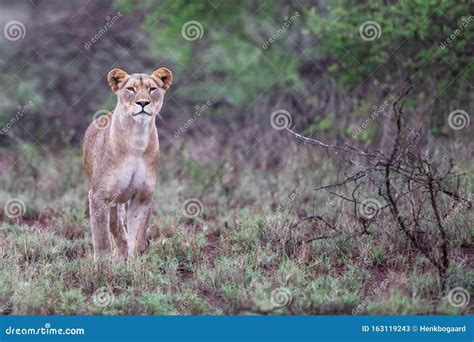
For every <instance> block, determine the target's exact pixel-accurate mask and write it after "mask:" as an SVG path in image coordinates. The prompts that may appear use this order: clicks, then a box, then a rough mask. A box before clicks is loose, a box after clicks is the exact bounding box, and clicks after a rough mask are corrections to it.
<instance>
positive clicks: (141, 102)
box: [135, 100, 150, 107]
mask: <svg viewBox="0 0 474 342" xmlns="http://www.w3.org/2000/svg"><path fill="white" fill-rule="evenodd" d="M135 103H136V104H138V105H140V106H142V107H145V106H146V105H148V104H150V101H146V100H140V101H137V102H135Z"/></svg>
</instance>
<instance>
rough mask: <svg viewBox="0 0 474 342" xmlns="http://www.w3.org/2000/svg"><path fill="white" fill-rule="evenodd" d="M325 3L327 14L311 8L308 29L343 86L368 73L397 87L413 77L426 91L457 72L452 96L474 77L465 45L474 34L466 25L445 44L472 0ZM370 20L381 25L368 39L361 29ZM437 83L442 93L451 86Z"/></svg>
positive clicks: (352, 84)
mask: <svg viewBox="0 0 474 342" xmlns="http://www.w3.org/2000/svg"><path fill="white" fill-rule="evenodd" d="M327 6H328V8H327V11H325V12H322V11H318V10H317V9H316V8H312V9H311V10H308V11H307V15H308V28H309V30H310V31H311V32H312V33H313V34H314V35H315V36H317V37H320V40H319V44H318V46H317V49H318V51H322V52H323V53H324V54H327V55H329V56H331V57H332V58H333V60H334V63H333V64H332V65H331V66H330V67H329V71H330V72H331V73H332V74H333V75H334V76H335V77H336V78H337V79H338V80H339V81H340V82H342V83H343V84H346V85H347V86H349V87H353V88H354V87H357V86H358V85H359V84H360V83H361V81H362V80H365V79H367V78H368V77H370V78H373V79H377V80H378V81H379V82H381V85H382V86H383V87H384V88H386V89H389V90H396V89H398V87H400V86H401V85H402V84H403V83H404V82H406V81H407V80H409V79H410V80H412V81H414V82H417V83H418V84H419V86H420V90H421V91H423V90H424V89H425V88H424V87H428V86H431V85H432V84H436V83H437V81H438V80H439V79H440V78H442V77H441V75H444V74H445V73H451V72H452V71H453V70H456V71H457V72H459V74H460V75H462V77H461V79H457V80H455V81H454V82H453V84H449V89H448V90H449V91H448V92H447V94H446V95H449V94H453V93H456V90H457V88H458V87H459V86H460V85H462V84H463V81H462V79H465V80H468V79H472V75H473V67H472V63H470V61H469V59H470V58H469V56H470V52H469V49H468V48H466V47H467V46H469V44H470V43H469V42H472V41H473V40H474V32H473V31H472V30H468V29H466V28H464V30H463V31H462V32H461V33H460V34H459V35H457V37H456V39H455V41H453V42H452V43H451V44H449V45H448V46H446V47H445V48H442V47H441V45H442V44H443V42H445V41H446V39H447V38H448V37H449V36H450V35H451V34H453V33H454V32H455V30H456V29H458V28H459V26H461V25H462V24H463V22H465V21H466V20H467V18H468V17H469V16H470V11H471V8H470V4H469V1H457V2H452V1H441V0H433V1H425V0H416V1H397V2H396V4H394V5H388V4H387V3H386V2H385V1H362V2H357V3H356V4H354V3H353V2H351V1H349V0H337V1H331V2H328V5H327ZM368 21H373V22H375V23H376V25H378V27H376V25H373V26H372V28H373V31H372V32H369V31H366V34H365V35H364V37H366V38H367V39H368V40H364V39H362V37H361V33H360V30H361V28H362V27H364V26H363V24H364V23H366V22H368ZM471 24H472V23H471ZM467 25H469V24H467ZM378 28H380V30H379V29H378ZM378 35H379V36H378ZM377 36H378V38H376V37H377ZM372 38H373V39H372ZM438 87H439V88H440V89H438V91H437V93H441V92H442V89H443V90H445V89H446V87H448V85H447V84H445V85H444V86H442V84H438Z"/></svg>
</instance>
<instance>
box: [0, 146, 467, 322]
mask: <svg viewBox="0 0 474 342" xmlns="http://www.w3.org/2000/svg"><path fill="white" fill-rule="evenodd" d="M203 144H205V142H202V141H201V142H200V144H191V143H190V144H189V145H185V146H182V148H181V149H180V150H175V149H169V150H165V151H164V153H163V156H162V161H161V168H160V184H159V185H158V188H157V191H156V194H155V197H156V198H155V201H156V209H155V211H154V213H153V215H152V218H151V226H150V229H149V238H150V241H151V244H150V249H149V252H148V253H147V254H146V255H144V256H142V257H140V258H137V259H135V260H133V261H129V262H124V261H116V260H103V261H101V262H100V263H97V264H95V263H94V262H93V260H92V258H91V252H92V249H91V239H90V230H89V226H88V220H87V217H86V215H87V214H86V212H85V199H86V193H87V190H88V184H87V183H86V182H85V178H84V176H83V174H82V170H81V168H80V152H79V151H77V150H74V149H71V150H64V151H63V152H62V153H61V155H57V154H56V155H54V156H53V154H51V153H48V154H44V153H40V152H39V151H38V150H35V148H34V147H32V146H24V147H22V148H23V149H24V150H22V151H21V153H17V152H18V151H13V150H9V151H3V152H2V154H1V155H0V157H1V158H0V160H1V162H0V165H1V167H2V169H3V170H4V171H6V172H3V173H2V175H1V177H0V188H1V189H2V190H0V203H2V207H3V203H5V201H6V200H8V199H9V198H14V197H18V198H21V199H22V200H23V201H24V203H25V207H26V213H25V214H24V215H23V217H22V218H21V219H9V218H7V217H5V216H4V213H3V214H2V216H1V217H0V220H1V222H2V225H1V231H0V253H1V254H0V255H1V259H2V262H1V264H0V304H1V305H2V307H1V308H2V311H3V314H118V315H125V314H157V315H161V314H166V315H168V314H171V315H173V314H352V313H358V314H467V313H469V312H471V313H472V307H471V306H469V305H467V306H462V307H454V306H452V305H450V304H449V303H448V301H447V299H446V297H445V296H444V295H442V296H440V294H439V283H438V279H437V276H436V270H434V269H433V267H432V266H431V265H430V263H429V262H428V261H427V260H426V259H425V258H424V257H423V256H421V255H420V254H419V253H417V252H416V251H415V250H413V248H412V247H411V246H410V244H409V243H408V241H407V239H406V238H405V236H404V235H403V233H402V232H399V231H397V230H395V229H392V227H390V226H383V227H377V228H375V229H372V230H371V231H370V232H369V234H361V235H356V236H354V234H353V233H354V231H350V229H349V228H347V231H345V233H344V234H339V235H337V236H336V237H334V238H328V239H320V240H314V241H312V242H310V243H305V242H301V241H304V240H308V239H312V238H314V237H318V236H321V235H328V234H329V235H330V234H331V231H330V230H328V229H329V228H327V227H325V226H324V225H323V224H321V222H311V221H308V222H302V223H301V224H298V225H297V226H294V223H295V222H296V221H297V220H298V218H302V217H305V216H308V215H311V214H314V212H315V210H316V211H317V213H324V214H325V215H327V216H325V217H327V219H328V220H335V219H338V222H339V224H340V226H341V227H343V228H345V227H357V217H354V216H353V215H352V213H351V210H349V208H345V207H344V206H342V207H341V206H338V205H337V204H338V203H337V201H335V200H334V198H329V197H328V196H326V197H321V194H315V193H314V191H313V188H314V187H315V185H319V184H321V183H323V182H326V181H327V180H332V179H333V177H334V176H333V175H334V174H336V172H335V171H336V170H337V162H333V161H331V162H329V163H325V161H326V160H327V158H325V157H324V155H323V156H321V159H320V158H319V157H318V158H308V151H307V150H306V149H305V148H301V149H299V150H298V151H297V152H294V153H292V154H291V156H289V157H288V158H287V159H285V161H284V162H281V161H280V163H276V164H274V165H273V164H268V163H267V164H265V163H261V164H260V165H257V164H256V163H251V164H250V163H245V160H247V158H248V159H250V158H255V156H253V155H252V153H257V152H258V151H255V150H252V149H249V151H246V152H245V153H244V154H242V155H241V160H238V159H237V160H236V159H234V158H233V157H231V156H232V153H231V152H230V151H226V150H224V151H221V153H220V154H219V156H218V157H216V158H218V159H215V158H208V155H206V151H205V150H199V149H198V148H197V147H196V146H203ZM19 155H21V156H22V157H16V156H19ZM257 159H258V156H257ZM216 160H217V162H216ZM14 162H17V163H16V165H14V166H13V163H14ZM316 170H317V171H316ZM191 197H195V198H199V199H200V200H201V201H202V203H203V211H202V214H201V215H200V216H198V217H195V218H186V217H185V216H183V211H182V203H183V202H184V200H186V199H187V198H191ZM472 223H473V217H472V210H471V211H470V212H468V211H466V212H462V213H460V214H459V215H457V216H456V217H455V220H453V222H452V224H451V225H450V227H449V229H448V233H449V237H450V244H451V255H450V258H451V260H452V263H451V265H452V266H451V268H450V270H449V279H448V288H453V287H457V286H460V287H463V288H465V289H467V290H468V291H472V290H473V287H474V286H473V285H474V283H473V279H474V277H473V275H474V272H473V268H472V265H473V258H474V247H473V244H472V238H473V236H474V230H473V224H472ZM354 224H355V225H354ZM292 226H293V227H292Z"/></svg>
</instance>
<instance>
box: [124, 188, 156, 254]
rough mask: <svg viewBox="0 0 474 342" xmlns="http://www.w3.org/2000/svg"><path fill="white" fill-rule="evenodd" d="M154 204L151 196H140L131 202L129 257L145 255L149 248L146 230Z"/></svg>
mask: <svg viewBox="0 0 474 342" xmlns="http://www.w3.org/2000/svg"><path fill="white" fill-rule="evenodd" d="M152 202H153V201H152V199H151V196H149V197H148V196H147V197H146V198H143V197H140V196H138V195H135V196H134V197H133V198H132V199H131V201H130V205H129V207H128V212H127V228H128V236H127V242H128V255H129V257H133V256H134V255H137V254H140V253H143V252H144V251H145V250H146V248H147V240H146V230H147V227H148V218H149V217H150V212H151V207H152Z"/></svg>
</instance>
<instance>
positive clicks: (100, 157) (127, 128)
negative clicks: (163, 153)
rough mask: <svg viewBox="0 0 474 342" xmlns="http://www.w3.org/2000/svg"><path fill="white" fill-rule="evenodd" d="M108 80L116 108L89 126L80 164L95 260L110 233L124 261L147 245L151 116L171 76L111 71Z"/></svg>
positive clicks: (153, 148)
mask: <svg viewBox="0 0 474 342" xmlns="http://www.w3.org/2000/svg"><path fill="white" fill-rule="evenodd" d="M107 81H108V83H109V85H110V87H111V88H112V90H113V91H114V92H115V94H116V95H117V106H116V107H115V109H114V111H113V112H112V113H109V114H108V115H107V116H104V117H100V118H98V119H96V121H95V122H93V123H91V124H90V125H89V128H88V129H87V131H86V134H85V137H84V147H83V152H84V153H83V162H84V170H85V172H86V174H87V176H88V178H89V180H90V182H91V186H92V188H91V190H90V191H89V212H90V223H91V229H92V244H93V246H94V256H95V257H97V256H99V255H102V254H104V253H107V252H108V251H110V250H111V246H112V244H111V241H110V236H109V232H110V233H111V235H112V237H113V240H114V242H115V248H116V249H115V251H116V254H118V255H120V256H122V257H125V258H126V257H127V256H133V255H135V254H138V253H142V252H144V251H145V249H146V247H147V241H146V229H147V225H148V217H149V215H150V211H151V208H152V197H153V192H154V190H155V184H156V173H157V169H158V160H159V142H158V133H157V129H156V126H155V116H156V115H158V113H159V111H160V109H161V106H162V104H163V96H164V94H165V92H166V90H167V89H168V88H169V86H170V85H171V83H172V81H173V75H172V73H171V71H169V70H168V69H166V68H160V69H158V70H156V71H155V72H153V73H152V74H151V75H146V74H132V75H129V74H127V73H126V72H125V71H123V70H120V69H113V70H112V71H110V72H109V74H108V77H107ZM143 111H145V112H146V113H143ZM138 113H141V114H138ZM147 113H148V114H147Z"/></svg>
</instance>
